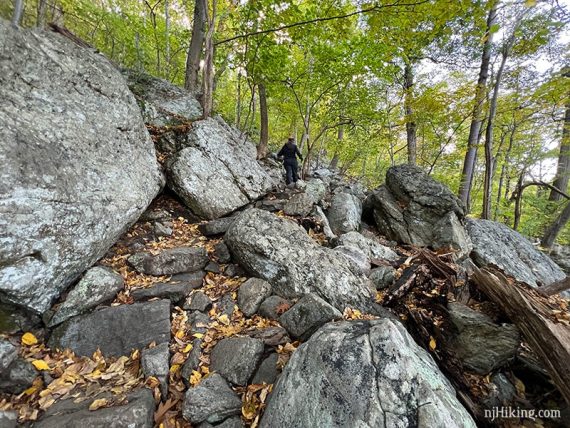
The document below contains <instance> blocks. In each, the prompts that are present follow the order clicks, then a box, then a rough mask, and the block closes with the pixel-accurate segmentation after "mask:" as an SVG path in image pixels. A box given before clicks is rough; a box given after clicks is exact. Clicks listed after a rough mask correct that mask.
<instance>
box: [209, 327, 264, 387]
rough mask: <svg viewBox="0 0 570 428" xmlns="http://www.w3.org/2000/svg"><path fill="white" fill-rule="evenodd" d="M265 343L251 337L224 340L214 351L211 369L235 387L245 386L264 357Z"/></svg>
mask: <svg viewBox="0 0 570 428" xmlns="http://www.w3.org/2000/svg"><path fill="white" fill-rule="evenodd" d="M263 348H264V345H263V341H262V340H259V339H253V338H251V337H228V338H225V339H222V340H220V341H219V342H218V344H217V345H216V346H215V347H214V349H213V350H212V355H211V365H210V369H211V370H213V371H216V372H218V373H220V374H221V375H222V376H223V377H224V378H226V379H227V380H229V381H230V382H232V383H233V384H235V385H245V384H246V383H247V381H248V380H249V379H250V378H251V376H252V375H253V373H254V371H255V369H256V368H257V366H258V364H259V362H260V361H261V357H262V355H263Z"/></svg>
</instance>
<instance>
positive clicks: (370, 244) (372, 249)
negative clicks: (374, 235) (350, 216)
mask: <svg viewBox="0 0 570 428" xmlns="http://www.w3.org/2000/svg"><path fill="white" fill-rule="evenodd" d="M338 244H339V245H344V246H347V247H354V248H357V249H359V250H360V251H362V252H364V254H366V256H367V257H368V259H369V260H374V259H376V260H389V261H392V260H398V254H396V253H395V252H394V250H392V249H391V248H388V247H385V246H384V245H382V244H380V243H379V242H376V241H374V240H372V239H370V238H367V237H365V236H363V235H362V234H360V233H358V232H348V233H345V234H344V235H341V236H339V238H338Z"/></svg>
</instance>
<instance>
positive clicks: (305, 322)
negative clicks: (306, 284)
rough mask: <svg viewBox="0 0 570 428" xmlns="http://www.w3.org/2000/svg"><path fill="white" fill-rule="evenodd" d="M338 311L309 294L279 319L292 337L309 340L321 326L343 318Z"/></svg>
mask: <svg viewBox="0 0 570 428" xmlns="http://www.w3.org/2000/svg"><path fill="white" fill-rule="evenodd" d="M341 317H342V314H341V313H340V311H339V310H338V309H336V308H335V307H333V306H331V305H329V304H328V303H327V302H325V301H324V300H323V299H321V298H320V297H318V296H315V295H314V294H307V295H306V296H305V297H303V298H302V299H301V300H299V301H298V302H297V303H295V305H293V307H292V308H291V309H289V310H288V311H287V312H285V313H284V314H283V315H281V317H280V318H279V322H280V323H281V324H282V325H283V327H285V329H286V330H287V331H288V332H289V334H290V335H291V336H293V337H294V338H298V339H301V340H307V339H308V338H309V337H310V336H311V334H313V333H314V332H315V331H316V330H317V329H318V328H319V327H320V326H322V325H323V324H326V323H327V322H329V321H332V320H333V319H335V318H341Z"/></svg>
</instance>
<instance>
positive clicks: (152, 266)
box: [127, 247, 210, 276]
mask: <svg viewBox="0 0 570 428" xmlns="http://www.w3.org/2000/svg"><path fill="white" fill-rule="evenodd" d="M209 260H210V259H209V258H208V253H207V252H206V250H205V249H204V248H201V247H178V248H169V249H167V250H163V251H161V252H160V253H158V254H151V253H136V254H133V255H132V256H130V257H129V258H128V259H127V261H128V262H129V264H130V265H131V266H132V267H133V268H135V269H136V271H137V272H140V273H145V274H148V275H156V276H161V275H174V274H177V273H182V272H196V271H199V270H201V269H202V268H204V267H205V266H206V265H207V264H208V261H209Z"/></svg>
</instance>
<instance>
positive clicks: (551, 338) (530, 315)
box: [470, 263, 570, 404]
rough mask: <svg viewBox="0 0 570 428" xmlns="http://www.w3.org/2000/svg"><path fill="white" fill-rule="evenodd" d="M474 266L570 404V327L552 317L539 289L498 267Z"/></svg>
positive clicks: (475, 273) (485, 289)
mask: <svg viewBox="0 0 570 428" xmlns="http://www.w3.org/2000/svg"><path fill="white" fill-rule="evenodd" d="M470 268H471V269H472V271H473V273H472V275H471V278H472V279H473V281H474V282H475V284H477V286H478V287H479V289H480V290H481V291H482V292H483V293H485V295H486V296H487V297H488V298H490V299H491V300H492V301H493V302H495V303H496V304H497V305H499V306H500V307H501V308H502V309H503V310H504V311H505V313H506V314H507V315H508V316H509V318H510V319H511V321H513V322H514V323H515V324H516V326H517V327H518V328H519V330H520V331H521V332H522V334H523V335H524V337H525V338H526V340H527V341H528V343H529V344H530V346H531V347H532V349H533V350H534V352H535V353H536V354H537V355H538V357H539V358H540V360H541V361H542V363H543V364H544V366H545V367H546V368H547V370H548V372H549V374H550V376H551V377H552V380H553V382H554V383H555V385H556V386H557V387H558V389H559V390H560V392H561V393H562V396H563V397H564V399H565V400H566V402H567V403H569V404H570V365H569V364H568V361H570V326H567V325H565V324H562V323H557V322H555V321H554V320H553V319H552V309H551V308H550V307H549V306H548V305H547V304H545V300H546V299H545V298H544V297H542V296H541V295H540V294H539V293H538V292H537V290H533V289H532V288H530V287H529V286H527V285H525V284H519V283H517V282H513V283H510V282H509V281H508V280H507V279H506V278H505V276H504V275H503V274H501V273H500V272H498V271H496V270H491V269H489V268H483V269H479V268H477V267H476V266H475V265H474V264H473V263H471V266H470Z"/></svg>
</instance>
